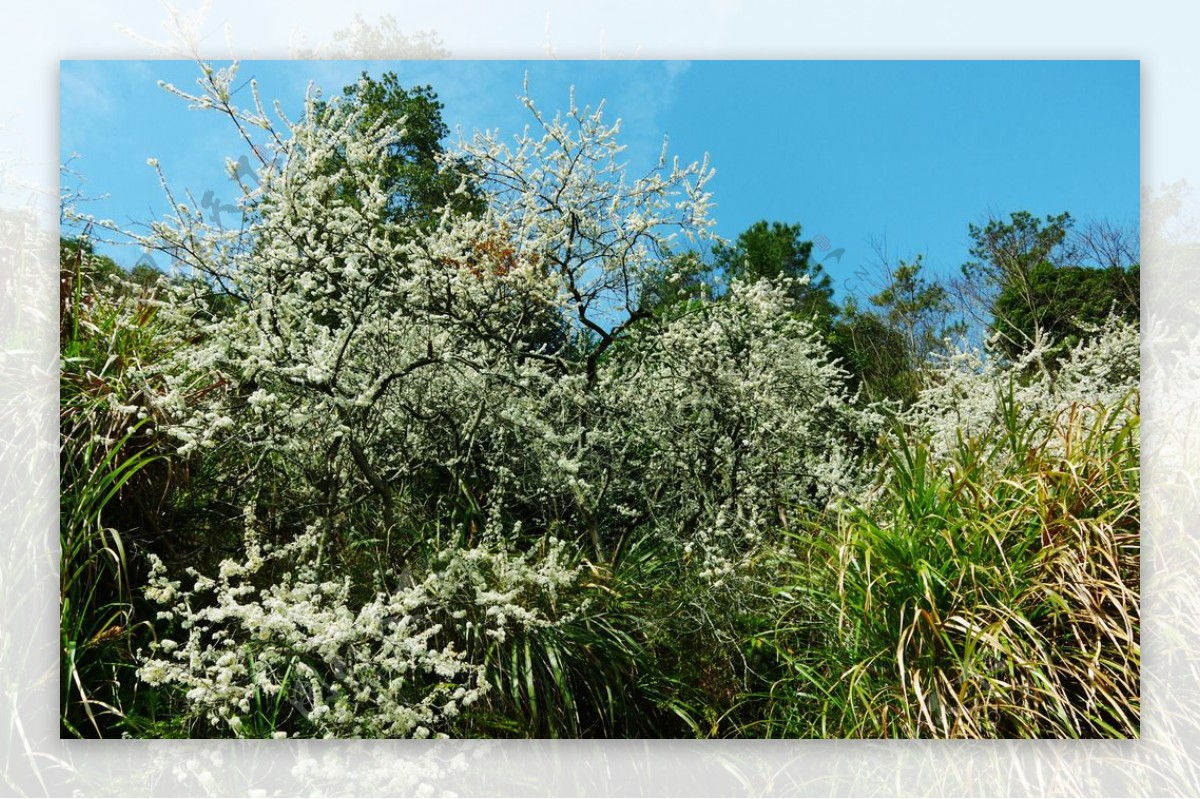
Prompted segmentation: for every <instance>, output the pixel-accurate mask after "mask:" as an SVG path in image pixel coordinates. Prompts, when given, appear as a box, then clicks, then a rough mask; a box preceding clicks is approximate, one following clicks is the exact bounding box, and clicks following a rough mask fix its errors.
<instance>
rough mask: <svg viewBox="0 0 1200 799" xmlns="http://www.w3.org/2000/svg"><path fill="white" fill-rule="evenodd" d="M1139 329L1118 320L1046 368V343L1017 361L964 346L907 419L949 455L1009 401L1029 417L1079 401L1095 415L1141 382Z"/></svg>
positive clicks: (1049, 414)
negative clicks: (1055, 366)
mask: <svg viewBox="0 0 1200 799" xmlns="http://www.w3.org/2000/svg"><path fill="white" fill-rule="evenodd" d="M1140 342H1141V338H1140V331H1139V327H1138V326H1137V325H1136V324H1132V323H1130V322H1126V321H1123V320H1121V319H1119V318H1116V317H1112V318H1110V319H1109V321H1108V324H1107V325H1106V327H1105V328H1104V329H1103V330H1100V331H1096V335H1095V336H1094V337H1093V338H1092V339H1090V340H1086V341H1083V342H1081V343H1080V344H1079V345H1078V346H1076V347H1075V348H1073V349H1072V350H1070V351H1069V352H1068V353H1067V355H1066V358H1065V359H1064V361H1063V362H1062V364H1061V365H1059V367H1058V368H1057V369H1050V368H1047V367H1046V366H1045V365H1044V363H1043V355H1044V354H1045V353H1046V352H1047V351H1048V349H1049V346H1050V344H1049V342H1041V343H1040V344H1039V345H1038V346H1035V347H1033V348H1032V349H1031V350H1030V351H1029V352H1027V353H1026V354H1024V355H1023V356H1022V357H1021V358H1020V359H1019V360H1017V361H1015V362H1007V361H1006V360H1005V359H1004V358H1003V357H1001V356H999V355H998V353H997V352H995V351H991V352H980V351H978V350H958V351H956V352H954V353H951V354H950V355H948V356H943V357H942V358H941V362H940V363H939V364H938V366H937V368H935V369H934V371H933V373H932V374H931V376H930V379H929V384H928V386H927V387H926V388H925V389H924V390H923V391H922V392H921V394H920V396H919V397H918V399H917V401H916V402H915V403H913V406H912V408H911V409H909V411H908V412H907V414H906V415H905V416H904V417H903V418H904V422H905V423H906V424H908V425H910V426H911V427H912V429H913V430H914V431H917V432H918V434H919V435H921V436H923V437H927V438H928V440H929V442H930V445H931V448H932V451H933V453H934V454H935V455H947V454H949V453H951V452H953V450H954V449H955V447H956V446H957V444H958V440H959V439H960V438H966V439H970V438H978V437H981V436H984V435H986V434H987V432H988V431H989V430H990V429H991V428H992V427H994V426H995V425H997V424H998V423H999V422H1000V420H1001V414H1002V413H1003V409H1004V407H1005V405H1006V404H1007V405H1009V406H1014V405H1015V406H1019V407H1020V408H1021V409H1022V414H1024V415H1027V416H1028V417H1029V418H1030V419H1034V418H1037V419H1043V420H1046V419H1052V418H1053V417H1055V416H1057V415H1059V414H1062V413H1064V412H1066V411H1069V410H1070V409H1071V408H1072V406H1078V407H1080V408H1082V409H1083V410H1084V412H1085V413H1088V414H1090V415H1094V414H1095V413H1098V412H1101V409H1102V408H1108V407H1121V408H1123V409H1124V410H1123V411H1122V413H1129V412H1134V413H1136V412H1137V405H1136V404H1132V405H1126V404H1125V403H1124V400H1125V398H1126V396H1127V395H1128V394H1129V393H1130V392H1131V391H1133V390H1135V389H1136V388H1137V386H1138V377H1139V375H1140V373H1141V367H1140V360H1139V357H1140Z"/></svg>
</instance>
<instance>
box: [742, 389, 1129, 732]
mask: <svg viewBox="0 0 1200 799" xmlns="http://www.w3.org/2000/svg"><path fill="white" fill-rule="evenodd" d="M1137 408H1138V397H1137V394H1136V392H1135V393H1133V394H1131V395H1130V396H1129V397H1127V398H1126V400H1125V401H1124V402H1122V403H1120V404H1119V405H1118V406H1116V407H1109V408H1084V407H1081V406H1078V405H1073V406H1071V407H1070V408H1068V409H1067V410H1065V411H1063V412H1062V413H1061V414H1059V415H1058V416H1056V417H1054V418H1050V419H1037V418H1034V417H1031V416H1030V415H1028V414H1027V413H1025V412H1024V411H1023V409H1022V408H1021V407H1020V406H1019V404H1018V403H1016V402H1013V401H1011V399H1010V401H1008V402H1006V403H1004V404H1003V408H1002V413H1001V414H1000V415H1001V418H1000V419H999V420H998V422H997V424H996V425H995V427H994V428H993V429H992V431H991V432H990V434H988V435H985V436H981V437H980V438H978V439H975V440H960V441H959V444H958V446H957V448H956V451H955V452H954V453H953V454H952V455H951V456H950V457H948V458H945V459H936V458H934V457H933V456H931V454H930V451H929V448H928V447H927V446H926V445H925V444H924V443H923V442H922V441H921V440H919V439H918V438H913V437H908V436H905V435H900V436H898V439H897V441H896V446H895V447H894V449H892V451H891V453H890V455H889V458H888V466H887V469H886V472H885V475H886V477H885V479H884V482H883V489H884V493H883V495H882V496H881V497H879V498H878V500H877V501H876V502H874V503H873V504H871V505H870V506H868V507H853V508H848V509H846V510H844V511H843V512H842V513H841V514H839V516H838V519H837V531H836V536H835V538H834V539H833V540H832V541H826V540H825V535H824V534H822V532H821V531H820V530H818V529H815V528H814V529H809V530H806V531H804V532H802V533H800V534H798V535H797V536H796V541H795V547H796V548H795V549H794V550H793V551H794V552H796V553H800V552H808V553H810V554H807V555H805V556H803V557H801V556H800V555H798V554H797V555H795V556H794V559H793V564H794V570H793V571H792V576H791V580H790V582H789V584H788V585H786V586H785V588H784V589H782V590H781V591H780V594H779V596H780V597H781V598H783V599H784V600H785V603H784V605H783V606H782V608H781V610H782V613H781V616H780V622H779V625H778V626H777V627H776V629H775V630H774V631H773V641H774V644H775V647H776V651H777V653H778V655H779V660H780V663H781V664H782V667H781V676H780V677H779V678H778V679H777V680H775V681H774V682H773V683H772V685H771V686H770V688H769V689H768V695H769V700H770V701H769V707H770V712H769V713H768V714H767V716H766V719H765V720H764V722H763V724H762V726H761V727H759V728H757V729H755V730H753V732H755V733H757V734H766V735H800V736H833V737H963V738H980V737H988V738H1026V737H1067V738H1088V737H1106V738H1107V737H1136V736H1137V735H1138V730H1139V709H1140V696H1139V673H1140V649H1139V629H1140V623H1139V594H1138V577H1139V504H1138V492H1139V471H1138V468H1139V442H1138V430H1139V417H1138V412H1137ZM811 553H815V554H811Z"/></svg>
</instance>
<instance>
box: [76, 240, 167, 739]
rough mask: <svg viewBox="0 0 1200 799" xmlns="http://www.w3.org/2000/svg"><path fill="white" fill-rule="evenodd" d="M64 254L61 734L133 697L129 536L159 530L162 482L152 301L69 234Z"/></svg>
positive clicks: (100, 720) (99, 720)
mask: <svg viewBox="0 0 1200 799" xmlns="http://www.w3.org/2000/svg"><path fill="white" fill-rule="evenodd" d="M60 257H61V259H62V260H61V262H60V264H61V270H62V281H61V284H60V287H61V292H62V294H61V299H60V307H61V309H62V312H61V317H60V328H59V340H60V343H61V356H62V372H61V378H60V407H61V411H60V431H61V436H62V438H61V449H60V461H61V474H62V504H61V509H62V510H61V518H60V531H59V542H60V547H61V554H60V561H59V563H60V583H59V600H60V616H61V618H60V622H61V624H60V633H61V652H60V668H61V674H60V701H61V706H60V709H61V722H62V730H63V734H64V735H68V736H76V737H102V736H104V735H107V734H111V733H112V732H113V731H114V730H115V729H117V728H118V727H119V725H120V724H121V723H122V721H123V719H124V715H125V705H126V704H127V703H128V702H129V700H130V699H131V696H130V694H129V692H128V691H127V690H126V689H125V688H124V686H125V685H128V684H129V683H130V682H131V681H132V676H133V669H134V663H133V657H132V652H131V651H130V640H131V635H132V632H133V629H134V628H135V626H136V624H135V621H134V605H135V601H136V598H135V596H134V593H133V590H132V588H131V573H136V571H137V570H136V568H135V564H134V563H133V562H132V559H131V555H132V548H131V545H132V543H133V542H132V541H131V539H130V535H131V534H135V535H142V536H144V535H145V534H146V533H147V532H148V530H150V529H153V528H154V527H155V522H156V519H157V515H158V510H159V506H160V501H161V498H162V492H163V491H164V490H165V486H166V479H167V474H166V471H165V470H164V468H163V466H162V464H160V463H157V461H159V460H160V459H161V456H160V455H159V454H157V453H156V449H157V448H158V443H157V442H156V440H155V436H154V435H153V433H152V432H151V427H152V421H151V420H150V419H149V417H148V416H147V415H146V413H145V412H144V408H143V403H145V399H146V398H145V395H144V394H143V393H142V391H141V389H140V387H139V380H138V375H139V373H140V372H141V370H142V366H143V365H144V364H143V362H144V360H145V359H147V358H155V357H157V356H158V355H159V354H161V347H162V346H163V343H164V342H162V341H161V340H159V338H158V332H159V330H158V328H157V326H156V323H155V311H154V308H153V306H152V305H151V304H150V303H149V297H148V296H147V295H145V294H144V293H141V292H140V291H139V289H138V288H137V287H136V286H134V285H127V284H123V283H121V282H119V280H120V278H122V277H123V276H124V273H123V272H122V271H121V270H120V268H119V267H117V265H116V264H115V263H114V262H113V261H112V260H111V259H108V258H104V257H100V256H96V255H95V254H94V251H93V248H92V246H91V244H90V242H88V241H86V240H82V241H81V240H68V239H62V240H61V241H60ZM139 410H142V412H141V413H140V414H139Z"/></svg>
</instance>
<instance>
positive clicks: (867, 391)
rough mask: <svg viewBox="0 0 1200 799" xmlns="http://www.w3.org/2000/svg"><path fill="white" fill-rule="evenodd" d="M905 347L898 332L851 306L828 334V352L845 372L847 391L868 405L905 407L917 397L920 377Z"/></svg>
mask: <svg viewBox="0 0 1200 799" xmlns="http://www.w3.org/2000/svg"><path fill="white" fill-rule="evenodd" d="M908 344H909V342H908V341H907V340H906V339H905V337H904V334H903V333H902V332H901V331H900V330H897V329H896V328H895V327H892V326H891V325H889V324H887V323H886V322H885V321H884V320H882V319H880V317H879V316H877V315H876V314H873V313H869V312H863V311H859V310H858V309H857V307H856V306H855V305H854V303H852V302H851V303H848V304H847V307H846V308H845V310H844V311H843V312H842V315H841V316H840V317H839V318H838V319H837V321H836V322H834V324H833V329H832V330H831V331H830V334H829V349H830V351H831V352H832V353H833V355H834V356H835V357H836V358H838V359H839V361H840V362H841V364H842V366H843V368H845V369H846V372H847V374H848V378H849V380H848V382H849V387H850V390H851V391H855V392H860V393H861V394H862V395H863V398H864V399H865V400H867V401H869V402H879V401H883V400H895V401H898V402H900V403H901V404H908V403H909V402H911V401H912V400H913V398H914V397H916V392H917V390H918V389H919V388H920V383H921V374H920V372H919V371H918V370H917V369H915V368H914V367H913V363H912V357H913V356H912V351H911V350H910V349H909V346H908Z"/></svg>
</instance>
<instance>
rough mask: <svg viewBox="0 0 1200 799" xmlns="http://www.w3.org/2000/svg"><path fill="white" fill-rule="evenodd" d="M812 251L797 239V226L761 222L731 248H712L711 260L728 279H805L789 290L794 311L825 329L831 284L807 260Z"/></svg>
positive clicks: (830, 315) (833, 309) (809, 244)
mask: <svg viewBox="0 0 1200 799" xmlns="http://www.w3.org/2000/svg"><path fill="white" fill-rule="evenodd" d="M812 248H813V244H812V242H811V241H804V240H803V239H802V238H801V236H800V225H798V224H796V225H788V224H784V223H782V222H771V223H768V222H767V221H766V220H763V221H759V222H755V223H754V224H753V225H751V226H750V227H748V228H746V230H744V231H742V233H741V234H739V235H738V237H737V239H736V240H735V241H734V243H733V244H732V245H725V244H721V245H718V246H717V247H715V248H714V252H713V261H714V265H715V267H716V268H717V269H718V270H720V271H721V272H723V273H724V274H725V276H726V278H727V279H729V280H733V279H736V280H741V281H743V282H747V283H754V282H756V281H758V280H762V279H767V280H772V281H777V280H779V279H780V278H793V279H795V280H802V279H803V280H805V282H802V283H798V284H795V285H794V287H793V288H792V296H793V299H795V300H796V305H797V311H798V313H800V314H801V316H802V317H803V318H805V319H813V318H815V319H816V320H817V324H818V326H820V327H823V328H826V329H827V328H828V326H829V325H830V324H831V322H832V320H833V317H834V316H835V315H836V314H837V307H836V306H835V305H834V303H833V282H832V281H831V280H830V278H829V275H828V274H826V273H825V270H824V269H823V268H822V267H821V265H820V264H819V263H815V262H813V261H812V260H811V256H812Z"/></svg>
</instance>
